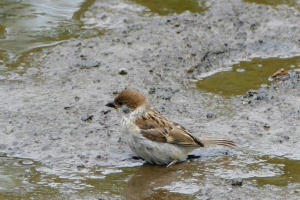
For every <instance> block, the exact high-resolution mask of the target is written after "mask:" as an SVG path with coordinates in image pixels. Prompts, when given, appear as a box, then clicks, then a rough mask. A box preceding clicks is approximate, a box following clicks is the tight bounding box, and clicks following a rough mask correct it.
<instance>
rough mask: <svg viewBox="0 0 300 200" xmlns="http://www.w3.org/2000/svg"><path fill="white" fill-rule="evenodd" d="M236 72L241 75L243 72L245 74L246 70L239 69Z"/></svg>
mask: <svg viewBox="0 0 300 200" xmlns="http://www.w3.org/2000/svg"><path fill="white" fill-rule="evenodd" d="M236 71H237V72H239V73H242V72H245V71H246V70H244V69H242V68H239V69H237V70H236Z"/></svg>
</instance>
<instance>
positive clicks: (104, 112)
mask: <svg viewBox="0 0 300 200" xmlns="http://www.w3.org/2000/svg"><path fill="white" fill-rule="evenodd" d="M109 112H111V110H110V109H105V110H102V113H103V114H104V115H106V114H107V113H109Z"/></svg>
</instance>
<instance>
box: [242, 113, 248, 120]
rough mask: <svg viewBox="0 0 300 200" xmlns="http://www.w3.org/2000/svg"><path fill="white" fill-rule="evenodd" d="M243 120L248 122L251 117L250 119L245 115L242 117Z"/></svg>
mask: <svg viewBox="0 0 300 200" xmlns="http://www.w3.org/2000/svg"><path fill="white" fill-rule="evenodd" d="M241 119H246V120H248V119H249V117H248V115H245V114H244V115H242V116H241Z"/></svg>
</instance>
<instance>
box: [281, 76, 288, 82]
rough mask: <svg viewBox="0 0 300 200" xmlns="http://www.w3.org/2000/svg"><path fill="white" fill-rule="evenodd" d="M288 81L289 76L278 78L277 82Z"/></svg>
mask: <svg viewBox="0 0 300 200" xmlns="http://www.w3.org/2000/svg"><path fill="white" fill-rule="evenodd" d="M289 79H290V76H283V77H279V80H281V81H286V80H289Z"/></svg>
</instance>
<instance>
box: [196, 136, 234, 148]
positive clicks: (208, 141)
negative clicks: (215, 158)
mask: <svg viewBox="0 0 300 200" xmlns="http://www.w3.org/2000/svg"><path fill="white" fill-rule="evenodd" d="M199 139H200V141H201V142H202V143H203V144H204V146H225V147H231V148H235V147H236V144H235V143H234V142H233V141H231V140H226V139H217V138H199Z"/></svg>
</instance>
